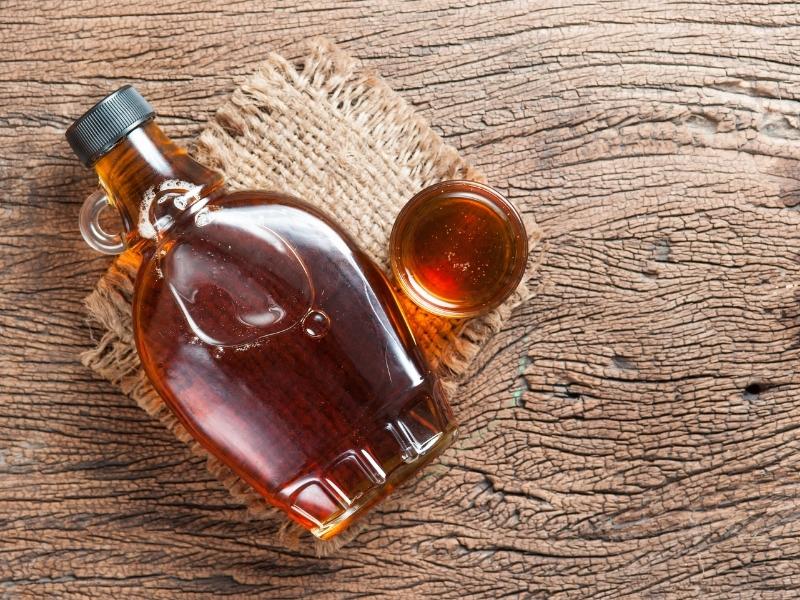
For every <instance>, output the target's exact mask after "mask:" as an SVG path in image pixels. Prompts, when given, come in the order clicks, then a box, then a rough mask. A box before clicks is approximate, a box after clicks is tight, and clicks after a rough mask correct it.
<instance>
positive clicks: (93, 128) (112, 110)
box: [66, 85, 156, 167]
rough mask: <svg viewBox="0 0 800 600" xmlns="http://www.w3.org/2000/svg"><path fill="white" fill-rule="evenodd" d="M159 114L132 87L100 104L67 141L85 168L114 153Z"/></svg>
mask: <svg viewBox="0 0 800 600" xmlns="http://www.w3.org/2000/svg"><path fill="white" fill-rule="evenodd" d="M155 114H156V112H155V111H154V110H153V107H152V106H150V104H149V103H148V102H147V100H145V99H144V98H143V97H142V95H141V94H140V93H139V92H137V91H136V88H134V87H133V86H132V85H125V86H122V87H121V88H119V89H118V90H117V91H116V92H113V93H111V94H109V95H108V96H106V97H105V98H103V99H102V100H100V102H98V103H97V104H95V105H94V106H93V107H92V108H90V109H89V110H87V111H86V112H85V113H84V114H83V116H82V117H81V118H80V119H78V120H77V121H75V122H74V123H73V124H72V125H70V126H69V128H68V129H67V134H66V135H67V141H68V142H69V145H70V146H71V147H72V150H73V152H75V154H77V155H78V158H79V159H80V161H81V162H82V163H83V164H84V165H85V166H87V167H88V166H90V165H92V164H93V163H94V162H95V161H96V160H97V159H98V158H100V157H101V156H103V154H105V153H106V152H108V151H109V150H111V148H113V147H114V145H115V144H117V143H118V142H119V141H120V140H121V139H122V138H124V137H125V136H126V135H128V134H129V133H130V132H131V131H133V130H134V129H136V128H137V127H138V126H139V125H141V124H142V123H144V122H145V121H148V120H150V119H152V118H153V117H154V116H155Z"/></svg>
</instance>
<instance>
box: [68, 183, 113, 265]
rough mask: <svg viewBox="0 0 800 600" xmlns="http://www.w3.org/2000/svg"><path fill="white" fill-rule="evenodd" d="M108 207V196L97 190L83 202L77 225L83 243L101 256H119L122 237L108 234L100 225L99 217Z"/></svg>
mask: <svg viewBox="0 0 800 600" xmlns="http://www.w3.org/2000/svg"><path fill="white" fill-rule="evenodd" d="M108 206H109V204H108V196H106V195H105V194H104V193H103V192H102V191H100V190H97V191H96V192H94V193H93V194H92V195H90V196H89V197H88V198H86V200H84V201H83V206H81V214H80V217H79V221H78V224H79V226H80V229H81V235H82V236H83V239H84V241H85V242H86V243H87V244H89V246H90V247H92V248H94V249H95V250H97V251H98V252H102V253H103V254H120V253H122V251H123V250H125V244H124V243H123V242H122V236H121V235H120V234H118V233H108V232H107V231H105V230H104V229H103V228H102V226H101V225H100V215H101V214H102V212H103V210H105V209H106V208H107V207H108Z"/></svg>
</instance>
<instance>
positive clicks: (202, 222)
mask: <svg viewBox="0 0 800 600" xmlns="http://www.w3.org/2000/svg"><path fill="white" fill-rule="evenodd" d="M212 218H213V217H212V216H211V211H209V210H208V208H203V209H202V210H200V211H199V212H198V213H197V214H196V215H195V216H194V224H195V225H197V226H198V227H205V226H206V225H208V224H209V223H211V219H212Z"/></svg>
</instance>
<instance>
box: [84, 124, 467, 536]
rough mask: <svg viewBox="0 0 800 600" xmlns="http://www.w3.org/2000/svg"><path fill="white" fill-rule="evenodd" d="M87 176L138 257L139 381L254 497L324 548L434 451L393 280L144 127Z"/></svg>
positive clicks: (281, 198) (419, 365)
mask: <svg viewBox="0 0 800 600" xmlns="http://www.w3.org/2000/svg"><path fill="white" fill-rule="evenodd" d="M96 169H97V171H98V174H99V175H100V178H101V182H102V183H103V185H104V187H105V188H106V190H107V191H108V192H109V195H110V197H111V198H112V199H113V201H114V203H115V204H116V205H117V207H118V208H119V210H120V213H121V214H122V217H123V222H124V223H125V226H126V231H127V232H128V233H127V238H128V244H129V246H130V249H129V250H128V252H129V253H130V254H134V255H136V258H137V259H138V260H140V261H141V266H140V269H139V272H138V276H137V279H136V283H135V292H134V302H133V323H134V330H135V339H136V344H137V349H138V351H139V355H140V358H141V361H142V365H143V367H144V369H145V371H146V373H147V375H148V376H149V378H150V380H151V381H152V383H153V385H154V387H155V389H156V390H157V391H158V393H159V394H160V395H161V397H162V398H163V399H164V401H165V403H166V404H167V405H168V406H169V407H170V408H171V409H172V411H173V412H174V414H175V415H176V416H177V417H178V418H179V419H180V421H181V422H182V423H183V425H184V426H185V427H186V428H187V430H188V431H189V432H190V433H191V434H192V435H193V436H194V437H195V438H196V439H197V440H198V441H199V442H200V443H201V444H202V445H203V446H204V447H205V448H206V449H208V450H209V451H210V452H211V453H212V454H214V455H215V456H216V457H217V458H218V459H220V460H221V461H222V462H223V463H225V464H226V465H228V466H229V467H230V468H231V469H232V470H233V471H234V472H235V473H236V474H237V475H239V476H240V477H242V478H243V479H244V480H245V481H247V482H248V483H249V484H250V485H251V486H252V487H253V488H254V489H255V490H256V491H257V492H259V493H260V494H261V495H262V496H264V497H265V498H266V499H267V500H268V501H270V502H271V503H273V504H274V505H276V506H278V507H279V508H281V509H283V510H284V511H286V512H287V514H288V515H289V516H290V517H291V518H292V519H294V520H295V521H297V522H298V523H300V524H301V525H303V526H304V527H306V528H308V529H310V530H311V531H312V532H313V533H314V534H315V535H317V536H319V537H322V538H328V537H331V536H333V535H335V534H336V533H338V532H339V531H341V530H342V529H344V528H345V527H346V526H347V525H348V524H349V523H350V522H351V521H352V520H353V519H354V518H356V517H357V516H359V515H360V514H362V513H363V512H364V511H365V510H366V509H367V508H369V507H370V506H371V505H372V504H374V503H375V502H376V501H377V500H379V499H380V498H381V497H383V496H384V495H385V494H387V493H388V492H390V491H391V490H392V489H393V488H394V487H395V486H396V485H398V484H399V483H400V482H402V481H403V480H404V479H406V478H407V477H408V476H410V475H411V474H413V473H414V472H416V471H417V470H418V469H419V467H420V466H421V465H422V464H424V463H425V462H426V461H427V460H429V459H430V458H431V457H433V456H435V455H436V454H438V453H439V452H440V451H441V450H442V449H444V448H445V447H446V446H447V445H448V443H449V441H450V439H451V438H452V435H453V434H454V431H455V430H454V424H453V421H452V416H451V413H450V410H449V408H448V406H447V402H446V400H445V398H444V396H443V393H442V390H441V388H440V386H439V384H438V383H437V380H436V378H435V377H434V375H433V374H432V373H431V372H430V369H429V368H428V366H427V364H426V362H425V360H424V358H423V357H422V356H421V354H420V352H419V350H418V348H417V346H416V344H415V341H414V339H413V336H412V334H411V331H410V329H409V328H408V325H407V323H406V321H405V319H404V316H403V314H402V313H401V311H400V308H399V305H398V302H397V298H396V297H395V296H394V293H393V291H392V288H391V286H390V285H389V284H388V282H387V281H386V279H385V277H384V276H383V274H382V273H381V272H380V270H379V269H378V268H377V267H376V266H375V265H374V263H373V262H372V261H371V260H370V259H369V258H368V257H367V256H366V255H364V254H363V253H362V252H361V251H360V250H359V249H358V248H357V247H356V246H355V245H354V244H353V243H352V241H351V240H350V239H349V238H348V237H347V235H346V234H345V233H344V232H343V231H342V230H341V229H339V227H338V226H337V225H336V224H335V223H334V222H332V221H331V220H330V219H329V218H327V217H326V216H325V215H323V214H321V213H320V212H318V211H317V210H315V209H313V208H311V207H310V206H307V205H306V204H304V203H303V202H301V201H299V200H297V199H295V198H293V197H290V196H286V195H283V194H279V193H273V192H235V193H228V192H227V191H226V190H225V189H224V187H222V181H221V179H220V177H219V176H218V175H217V174H216V173H214V172H212V171H210V170H208V169H205V167H202V165H199V164H198V163H196V162H194V161H192V160H191V159H190V158H189V157H188V156H186V155H185V152H184V151H183V150H181V149H179V148H177V147H176V146H174V144H172V143H171V142H169V140H168V139H167V138H166V137H165V136H164V135H163V133H161V132H160V130H159V129H158V127H157V126H156V125H155V124H154V123H153V122H150V123H148V124H146V125H144V126H142V127H140V128H138V129H135V130H134V131H132V132H131V133H130V134H129V135H128V137H127V138H126V139H125V141H124V142H123V143H121V144H119V145H118V146H116V147H115V148H113V149H112V150H111V151H110V152H109V153H108V154H107V155H105V156H103V157H102V158H101V159H100V160H99V161H98V162H97V164H96Z"/></svg>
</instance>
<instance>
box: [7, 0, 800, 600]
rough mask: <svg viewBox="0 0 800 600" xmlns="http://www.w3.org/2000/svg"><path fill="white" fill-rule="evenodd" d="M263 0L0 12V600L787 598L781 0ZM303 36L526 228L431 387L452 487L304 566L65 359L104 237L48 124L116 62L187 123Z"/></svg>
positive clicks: (787, 258) (792, 555)
mask: <svg viewBox="0 0 800 600" xmlns="http://www.w3.org/2000/svg"><path fill="white" fill-rule="evenodd" d="M268 4H269V3H265V2H255V1H238V2H230V3H224V2H217V3H203V2H186V1H185V0H163V1H162V2H159V3H157V4H156V5H155V7H154V5H153V4H152V3H150V2H143V1H140V0H131V1H129V2H126V3H118V2H112V1H110V0H101V1H99V2H89V1H81V2H70V3H65V2H61V1H58V2H57V1H54V0H39V1H35V2H34V1H22V0H5V1H4V2H2V3H0V180H1V181H2V185H3V192H4V193H3V196H2V200H0V282H1V284H2V287H1V288H0V341H2V353H1V354H0V597H2V598H24V597H40V598H66V597H82V596H91V597H98V598H115V597H123V596H137V597H145V598H184V597H187V598H188V597H213V598H218V597H223V596H230V597H249V596H252V597H256V596H257V597H263V598H267V597H270V598H271V597H274V598H289V597H295V596H300V595H306V596H308V597H314V598H325V597H360V596H363V597H371V596H373V595H380V594H386V595H394V596H397V597H406V598H424V597H436V598H466V597H485V598H500V597H534V598H537V597H542V598H545V597H553V598H612V597H636V596H644V597H649V598H667V597H679V596H680V597H702V598H730V597H743V598H754V597H765V598H766V597H770V598H784V597H789V596H794V595H797V594H800V539H799V537H800V434H798V431H800V429H799V428H800V399H798V396H797V394H799V393H800V375H799V374H798V366H799V365H800V362H798V359H800V264H799V263H800V250H798V248H800V227H799V226H800V177H799V176H798V173H799V172H800V171H799V170H798V169H799V168H800V163H799V162H798V161H799V160H800V142H798V140H800V120H799V119H798V112H800V69H798V67H797V66H796V65H797V64H798V62H799V61H800V11H798V10H797V6H796V5H795V4H792V3H781V4H775V5H768V4H766V3H765V4H761V3H747V4H742V5H737V3H735V2H732V3H727V2H712V1H705V2H699V3H693V4H689V3H681V2H678V3H670V4H662V3H658V2H655V3H654V2H649V1H641V2H634V1H621V2H609V3H602V4H601V3H597V4H591V3H589V4H587V3H577V4H575V3H560V2H506V1H495V2H489V3H486V4H485V5H482V4H480V3H477V2H467V3H464V2H451V3H447V2H435V1H432V0H420V1H414V2H396V1H394V2H381V3H365V2H333V1H327V2H319V3H316V2H314V3H312V2H301V1H297V0H287V1H285V2H280V3H278V6H274V7H272V6H269V5H268ZM154 10H157V12H153V11H154ZM318 34H325V35H327V36H329V37H331V38H333V39H335V40H336V41H337V42H338V43H339V44H341V46H342V47H344V48H345V49H346V50H348V51H349V52H351V53H353V54H354V55H356V56H358V57H360V58H361V59H362V60H363V61H364V62H365V63H367V64H368V65H370V66H372V67H374V68H375V69H377V70H378V71H379V72H380V73H382V74H383V75H384V76H385V77H386V78H387V79H388V80H389V82H390V83H391V85H392V86H394V87H395V88H396V89H397V90H399V91H400V92H401V93H402V95H403V96H404V97H405V98H407V99H408V100H409V101H410V102H412V103H413V104H414V105H415V106H416V107H417V108H418V109H419V111H420V112H421V113H422V114H423V115H425V117H427V118H428V119H429V120H430V121H431V122H432V123H433V124H434V127H435V128H436V129H437V131H439V132H441V134H442V135H443V136H444V137H445V138H446V139H447V140H448V141H449V142H450V143H452V144H454V145H455V146H457V147H458V148H459V149H460V150H461V151H462V152H463V153H464V154H465V155H466V156H467V157H468V158H469V159H470V160H471V161H472V162H473V163H475V164H476V165H479V166H480V167H481V168H482V169H484V170H485V171H486V172H487V173H488V175H489V177H490V180H491V181H492V182H493V183H495V184H496V185H497V186H498V187H500V188H501V189H504V190H506V191H507V192H508V193H509V195H510V196H511V197H512V198H513V199H514V200H515V201H516V202H517V203H518V204H519V205H520V206H521V207H522V208H523V210H524V211H526V212H531V213H533V214H534V215H535V216H536V218H537V219H538V221H539V222H540V223H541V224H542V225H543V226H544V227H545V229H546V231H547V235H548V239H549V241H548V245H547V251H546V254H545V255H544V256H543V262H542V267H541V270H540V275H539V277H538V279H537V281H536V282H534V284H535V285H537V286H538V292H537V294H536V297H535V298H534V299H533V300H532V301H530V302H529V303H527V304H526V305H525V306H524V307H522V308H521V309H520V310H518V311H517V312H516V313H515V315H514V318H513V319H512V321H511V323H510V324H509V325H508V326H507V327H506V328H505V329H504V331H503V332H502V333H501V334H499V335H498V336H496V338H495V339H494V340H493V341H492V343H491V344H490V345H489V347H488V348H486V350H485V351H484V352H483V353H482V354H481V356H480V357H479V359H478V360H479V361H480V368H479V370H478V374H477V376H476V377H475V378H474V380H472V382H471V383H470V384H469V386H468V389H466V390H465V392H464V393H465V394H468V395H470V396H469V397H471V398H475V397H479V398H480V399H482V401H481V402H480V403H479V404H478V406H480V407H481V409H480V410H478V411H469V412H466V413H465V412H464V411H459V401H458V399H456V401H455V404H456V412H457V413H460V414H459V417H460V419H461V421H462V422H463V437H462V438H461V441H459V442H458V444H457V445H456V447H455V448H453V449H451V450H450V451H449V452H448V454H447V455H446V456H445V457H444V458H443V460H442V461H441V462H440V463H439V465H438V466H437V467H434V468H438V469H440V470H442V471H443V472H445V475H446V477H444V479H443V480H445V481H447V482H448V484H447V486H449V487H439V488H436V489H435V490H426V489H425V487H424V486H419V485H417V486H416V488H415V489H414V490H413V491H412V492H411V493H417V494H421V493H425V492H426V491H427V492H428V494H429V495H430V494H431V493H435V494H436V498H433V499H430V498H429V499H428V500H427V501H426V502H427V504H426V506H427V507H428V508H427V510H426V511H425V512H424V513H422V514H421V513H420V512H419V511H418V510H417V508H416V506H415V504H414V502H411V501H408V499H407V498H410V496H405V498H406V500H405V501H400V502H398V503H395V504H391V505H389V507H388V508H385V509H384V513H383V514H382V515H381V519H382V521H381V522H382V526H381V527H380V528H375V527H372V528H368V529H367V531H365V532H364V533H363V534H361V535H360V536H359V537H358V538H357V539H356V540H354V541H353V542H352V543H351V544H350V545H349V546H348V547H346V548H344V549H343V550H342V551H341V552H340V553H338V554H337V555H336V556H333V557H329V558H324V559H318V558H315V557H314V556H313V554H312V552H311V551H310V550H308V549H303V550H287V549H285V548H283V547H281V546H280V545H278V544H274V543H271V542H270V539H271V537H272V536H273V535H274V526H273V525H272V524H265V523H259V522H254V521H248V520H247V517H246V515H245V514H244V512H243V511H242V510H241V508H240V507H238V506H237V505H235V504H234V503H233V502H232V501H231V500H230V499H229V498H228V496H227V495H226V493H225V492H224V490H223V489H222V487H221V486H220V485H219V484H218V483H216V482H215V481H214V480H213V479H212V478H211V476H210V475H208V473H207V472H206V471H205V470H204V469H203V466H202V464H201V463H200V462H199V461H198V460H197V459H194V458H192V457H190V456H188V455H187V452H186V451H185V449H184V447H183V446H182V445H181V444H180V443H179V442H177V441H176V440H174V439H172V438H171V437H170V436H169V435H168V434H167V433H166V432H165V431H164V430H162V428H161V426H160V425H159V424H158V423H156V422H154V421H152V420H151V419H149V418H148V417H147V416H146V415H145V414H144V413H143V412H142V411H141V410H139V408H137V407H136V406H135V405H134V404H133V403H132V401H130V400H129V399H127V398H126V397H125V396H123V395H121V394H120V393H118V392H117V391H116V390H115V389H114V387H113V386H112V385H111V384H109V383H107V382H105V381H101V380H99V379H98V378H97V377H95V376H94V375H93V374H92V373H91V372H89V371H88V370H87V369H86V368H84V367H83V366H81V364H80V363H79V362H78V358H77V355H78V353H79V352H80V351H81V350H83V349H86V348H87V347H89V345H90V343H91V340H90V335H91V332H90V331H88V330H87V327H86V325H85V324H84V311H83V308H82V305H81V302H82V299H83V298H84V296H85V295H86V294H87V293H88V292H89V290H90V289H91V287H92V285H93V283H94V282H95V281H96V279H97V278H98V276H99V275H100V273H101V272H102V271H103V269H104V268H105V266H106V264H107V259H106V258H104V257H102V256H99V255H97V254H95V253H94V252H92V251H91V250H89V248H87V247H86V246H85V245H84V244H83V242H82V241H81V239H80V236H79V234H78V230H77V214H78V207H79V204H80V201H81V199H82V198H83V196H84V195H85V194H86V193H87V191H88V190H90V189H91V187H92V185H93V181H92V176H91V174H90V173H89V172H87V171H86V170H84V169H82V168H81V167H80V165H79V164H78V162H77V161H76V160H75V158H74V157H73V156H72V154H71V153H70V151H69V148H68V147H67V144H66V142H65V141H64V137H63V132H64V129H65V128H66V127H67V125H68V124H69V123H70V121H71V119H73V118H74V117H76V116H78V115H79V114H80V113H81V112H82V111H83V109H85V108H86V107H87V105H88V104H89V103H90V102H92V101H93V100H95V99H97V98H99V97H100V96H102V95H103V94H105V93H106V92H108V91H110V90H112V89H114V88H115V87H117V86H119V85H121V84H122V83H125V82H132V83H134V84H135V85H137V87H139V88H140V89H141V91H142V92H143V93H144V94H145V95H146V96H147V97H149V98H150V99H151V101H152V102H153V104H155V105H156V106H157V107H158V108H159V109H160V114H161V121H162V123H163V124H164V125H165V127H166V129H167V131H168V132H169V133H170V134H172V135H173V136H175V137H177V138H179V139H181V140H182V141H187V142H188V141H189V140H190V139H191V137H192V136H193V135H194V134H195V133H196V132H198V131H199V129H200V128H201V127H202V125H203V123H204V121H205V120H206V119H207V118H208V117H209V115H210V114H211V113H212V112H213V111H214V109H215V108H216V107H217V106H218V105H219V104H220V103H221V102H222V101H223V99H224V98H225V97H226V95H227V94H228V93H229V92H230V91H231V90H232V89H233V87H234V86H235V84H236V82H237V81H239V80H240V79H241V78H242V77H243V76H244V75H246V74H247V73H249V72H250V71H251V70H252V69H253V68H254V67H255V66H256V65H257V64H258V62H259V60H261V59H262V58H263V57H264V55H265V53H266V52H268V51H271V50H276V51H280V52H282V53H285V54H287V55H290V56H296V55H297V54H298V52H299V47H300V46H299V43H300V42H301V41H302V40H303V39H305V38H307V37H309V36H313V35H318ZM465 397H466V396H465Z"/></svg>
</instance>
